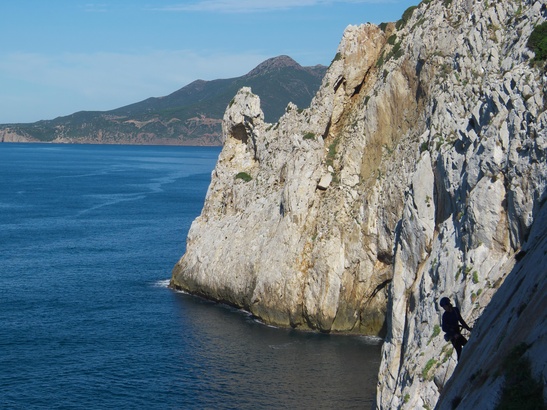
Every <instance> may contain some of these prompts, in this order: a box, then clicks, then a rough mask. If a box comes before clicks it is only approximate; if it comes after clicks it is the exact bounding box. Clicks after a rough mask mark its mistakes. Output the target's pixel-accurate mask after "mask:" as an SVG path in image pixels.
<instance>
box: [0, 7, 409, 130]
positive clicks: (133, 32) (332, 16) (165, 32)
mask: <svg viewBox="0 0 547 410" xmlns="http://www.w3.org/2000/svg"><path fill="white" fill-rule="evenodd" d="M418 2H419V1H418V0H187V1H181V0H103V1H98V2H92V1H80V0H5V1H1V3H0V124H6V123H25V122H34V121H39V120H46V119H53V118H56V117H59V116H64V115H69V114H72V113H74V112H77V111H82V110H85V111H106V110H111V109H115V108H119V107H122V106H125V105H128V104H132V103H135V102H139V101H142V100H144V99H146V98H149V97H161V96H164V95H168V94H170V93H172V92H174V91H176V90H178V89H180V88H182V87H184V86H185V85H188V84H189V83H191V82H192V81H195V80H197V79H202V80H215V79H220V78H222V79H225V78H234V77H240V76H242V75H245V74H246V73H248V72H249V71H251V70H252V69H253V68H254V67H256V66H257V65H258V64H260V63H261V62H263V61H265V60H266V59H268V58H272V57H276V56H280V55H288V56H290V57H291V58H293V59H294V60H296V61H297V62H298V63H299V64H301V65H303V66H313V65H316V64H323V65H325V66H328V65H329V64H330V63H331V61H332V59H333V58H334V56H335V55H336V49H337V47H338V44H339V42H340V40H341V39H342V34H343V33H344V30H345V28H346V27H347V26H348V25H350V24H351V25H359V24H364V23H367V22H370V23H375V24H379V23H381V22H388V21H397V20H398V19H399V18H400V17H401V15H402V14H403V11H404V10H406V9H407V8H408V7H410V6H413V5H416V4H418Z"/></svg>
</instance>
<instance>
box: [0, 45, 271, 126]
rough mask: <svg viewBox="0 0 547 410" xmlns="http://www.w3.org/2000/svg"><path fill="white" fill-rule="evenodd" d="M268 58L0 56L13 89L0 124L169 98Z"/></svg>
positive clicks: (4, 90)
mask: <svg viewBox="0 0 547 410" xmlns="http://www.w3.org/2000/svg"><path fill="white" fill-rule="evenodd" d="M269 57H270V56H266V55H264V54H261V53H258V52H253V51H246V52H242V53H236V54H227V53H223V52H220V53H214V52H210V53H207V52H200V53H196V52H195V51H192V50H177V51H153V52H150V53H146V54H124V53H106V52H99V53H90V54H85V53H64V54H56V55H46V54H40V53H12V54H4V55H0V79H1V78H5V79H9V84H14V85H15V84H16V85H17V87H16V88H13V87H11V86H10V85H9V84H5V85H3V87H1V89H0V109H1V110H0V117H1V118H0V123H10V122H31V121H36V120H38V119H45V118H44V117H43V116H44V115H45V116H46V118H47V117H50V118H54V117H56V116H59V115H67V114H70V113H72V112H76V111H79V110H101V111H102V110H110V109H114V108H118V107H121V106H123V105H127V104H131V103H134V102H137V101H141V100H144V99H145V98H148V97H160V96H162V95H167V94H170V93H171V92H173V91H176V90H177V89H179V88H181V87H184V86H185V85H187V84H189V83H191V82H192V81H194V80H197V79H204V80H214V79H218V78H232V77H239V76H241V75H244V74H246V73H247V72H248V71H250V70H251V69H253V68H254V67H255V66H256V65H258V64H259V63H260V62H262V61H264V60H265V59H266V58H269ZM8 102H9V104H8ZM52 102H54V104H53V106H54V107H55V108H54V109H53V108H52V107H51V106H52ZM16 105H17V106H19V107H20V108H19V109H17V107H15V106H16ZM15 111H20V114H13V113H14V112H15ZM31 111H35V112H41V113H42V114H41V118H31V117H30V115H31ZM9 112H11V113H12V114H9ZM44 113H47V114H44Z"/></svg>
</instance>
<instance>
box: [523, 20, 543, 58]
mask: <svg viewBox="0 0 547 410" xmlns="http://www.w3.org/2000/svg"><path fill="white" fill-rule="evenodd" d="M526 45H527V46H528V48H529V49H530V50H532V51H533V52H534V53H535V54H536V57H535V58H534V61H545V60H546V59H547V21H546V22H544V23H542V24H540V25H538V26H536V28H534V31H532V34H530V38H529V39H528V42H527V43H526Z"/></svg>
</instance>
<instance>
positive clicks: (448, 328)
mask: <svg viewBox="0 0 547 410" xmlns="http://www.w3.org/2000/svg"><path fill="white" fill-rule="evenodd" d="M440 305H441V307H442V308H443V309H444V313H443V321H442V329H443V332H444V333H445V335H444V340H446V341H447V342H448V341H450V342H452V346H454V349H456V353H457V354H458V360H460V355H461V353H462V347H463V346H465V345H466V343H467V339H466V338H465V337H463V336H462V334H461V333H460V323H461V326H462V327H463V328H464V329H467V330H469V331H471V328H470V327H469V326H467V323H465V321H464V320H463V318H462V315H461V314H460V310H459V309H458V308H457V307H454V306H452V303H450V299H448V298H446V297H445V298H442V299H441V301H440Z"/></svg>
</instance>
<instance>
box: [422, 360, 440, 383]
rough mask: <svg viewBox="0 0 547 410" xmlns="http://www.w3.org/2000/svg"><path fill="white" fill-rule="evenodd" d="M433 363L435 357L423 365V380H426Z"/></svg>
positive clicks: (435, 361)
mask: <svg viewBox="0 0 547 410" xmlns="http://www.w3.org/2000/svg"><path fill="white" fill-rule="evenodd" d="M435 363H437V360H435V359H429V360H428V362H427V363H426V364H425V367H424V369H423V370H422V378H423V379H424V380H428V377H427V375H428V374H429V371H430V370H431V368H432V367H433V366H434V365H435Z"/></svg>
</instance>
